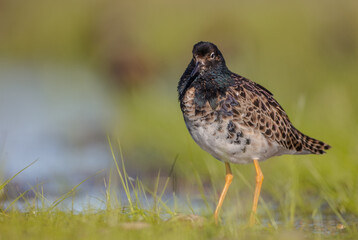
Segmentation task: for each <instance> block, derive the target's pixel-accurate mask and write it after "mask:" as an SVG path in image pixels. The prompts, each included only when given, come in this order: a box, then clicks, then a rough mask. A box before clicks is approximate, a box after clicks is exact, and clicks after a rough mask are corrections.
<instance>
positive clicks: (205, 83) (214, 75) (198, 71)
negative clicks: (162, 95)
mask: <svg viewBox="0 0 358 240" xmlns="http://www.w3.org/2000/svg"><path fill="white" fill-rule="evenodd" d="M232 84H233V79H232V78H231V72H230V71H229V69H228V68H227V67H226V64H225V60H224V57H223V55H222V53H221V52H220V50H219V49H218V47H217V46H216V45H215V44H213V43H210V42H198V43H197V44H195V45H194V47H193V58H192V60H191V61H190V63H189V65H188V67H187V69H186V70H185V72H184V74H183V75H182V77H181V78H180V81H179V84H178V93H179V101H182V99H183V97H184V95H185V92H186V90H188V89H189V88H190V87H194V88H195V96H196V98H195V102H196V104H198V106H203V105H205V103H206V102H207V101H209V103H210V105H211V106H212V108H215V107H216V102H215V101H214V100H213V99H216V98H217V96H218V95H219V94H222V93H224V92H225V90H226V88H227V87H228V86H230V85H232Z"/></svg>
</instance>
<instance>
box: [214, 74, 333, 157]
mask: <svg viewBox="0 0 358 240" xmlns="http://www.w3.org/2000/svg"><path fill="white" fill-rule="evenodd" d="M232 77H233V78H235V79H236V82H237V84H236V85H235V86H232V87H230V89H229V90H228V91H227V94H226V96H225V97H224V98H223V99H222V100H221V102H220V104H221V106H222V109H224V110H225V111H227V112H232V114H233V118H234V119H236V120H237V121H239V122H241V123H243V124H245V125H247V126H249V127H252V128H255V129H258V130H259V131H260V132H261V133H262V134H263V135H265V136H266V137H267V138H269V139H271V140H272V141H276V142H277V143H279V144H280V145H281V146H283V147H285V148H286V149H289V150H293V151H296V152H297V153H315V154H322V153H324V151H323V150H327V149H329V148H330V146H329V145H327V144H325V143H323V142H321V141H319V140H316V139H313V138H310V137H308V136H306V135H304V134H302V133H301V132H300V131H298V130H297V129H296V128H295V127H294V126H293V125H292V123H291V122H290V120H289V118H288V116H287V114H286V112H285V111H284V110H283V108H282V107H281V106H280V104H279V103H278V102H277V101H276V100H275V99H274V98H273V95H272V93H270V92H269V91H268V90H267V89H265V88H264V87H262V86H261V85H259V84H257V83H255V82H252V81H250V80H248V79H245V78H243V77H241V76H238V75H233V76H232Z"/></svg>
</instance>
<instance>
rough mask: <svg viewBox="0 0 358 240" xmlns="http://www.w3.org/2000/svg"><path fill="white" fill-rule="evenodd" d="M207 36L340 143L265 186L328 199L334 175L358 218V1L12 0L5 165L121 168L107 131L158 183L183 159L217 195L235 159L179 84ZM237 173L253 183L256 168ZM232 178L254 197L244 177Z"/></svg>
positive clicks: (275, 168) (5, 14)
mask: <svg viewBox="0 0 358 240" xmlns="http://www.w3.org/2000/svg"><path fill="white" fill-rule="evenodd" d="M201 40H203V41H211V42H214V43H215V44H216V45H217V46H218V47H219V48H220V49H221V51H222V53H223V54H224V57H225V59H226V62H227V64H228V67H229V69H231V70H232V71H233V72H236V73H238V74H240V75H243V76H245V77H247V78H249V79H251V80H254V81H256V82H258V83H260V84H261V85H263V86H265V87H266V88H268V89H269V90H270V91H271V92H273V93H274V95H275V97H276V99H277V100H278V101H279V102H280V103H281V105H282V106H283V108H284V109H285V110H286V111H287V113H288V115H289V116H290V118H291V120H292V122H293V123H294V124H295V126H296V127H297V128H299V129H300V130H301V131H302V132H304V133H307V134H308V135H310V136H312V137H315V138H319V139H320V140H323V141H325V142H327V143H329V144H330V145H332V147H333V148H332V149H331V150H330V151H329V152H328V154H326V155H324V156H295V157H292V156H282V157H279V158H276V159H271V160H269V161H266V162H264V163H262V170H263V172H264V175H265V181H264V184H263V196H264V197H265V196H267V199H273V200H274V201H276V202H279V203H282V202H284V201H285V199H287V198H285V197H284V195H285V191H286V190H288V189H292V188H295V189H300V191H299V194H302V197H301V200H302V199H303V200H302V201H301V200H297V202H300V203H301V206H304V205H305V203H307V201H306V200H305V199H307V198H308V197H307V198H305V197H304V196H305V195H304V194H305V193H307V194H308V195H312V196H313V198H315V197H317V196H319V194H320V193H321V192H322V191H323V190H322V184H323V183H324V184H326V185H325V186H326V187H327V188H328V189H330V193H331V192H332V194H333V193H334V194H333V195H332V198H333V199H334V200H333V201H334V204H336V205H334V206H336V209H339V211H341V212H343V213H344V212H351V213H355V214H357V213H358V207H357V206H356V204H355V202H354V201H355V200H357V199H358V191H357V188H358V178H357V174H356V173H357V171H358V164H357V155H358V135H357V132H358V108H357V104H358V98H357V92H358V82H357V80H358V79H357V76H358V2H357V1H353V0H352V1H333V0H327V1H308V0H303V1H302V0H301V1H283V0H276V1H259V0H254V1H225V2H220V1H212V0H209V1H186V0H184V1H175V2H169V1H163V0H155V1H143V0H139V1H113V0H87V1H84V0H78V1H69V0H63V1H45V0H33V1H23V0H12V1H6V0H5V1H4V0H3V1H1V0H0V114H1V117H0V118H1V119H0V133H1V138H0V144H1V145H0V146H1V168H2V172H3V175H4V176H6V175H9V174H13V173H15V172H17V171H19V170H20V169H21V168H22V167H24V166H25V165H26V164H27V163H29V162H32V161H33V160H35V159H39V161H38V162H37V163H36V164H35V165H34V166H33V167H31V168H30V169H28V170H27V171H26V172H24V173H23V174H22V176H23V179H26V180H28V179H31V180H32V181H37V180H38V179H42V178H44V179H47V180H49V182H53V181H58V182H61V183H68V184H72V181H70V180H69V179H72V178H75V179H76V181H77V178H76V177H78V176H89V175H91V174H93V173H94V172H97V171H98V170H100V169H109V168H111V167H112V166H113V162H112V159H111V155H110V150H109V148H108V143H107V138H106V136H107V134H108V135H110V136H111V138H112V139H113V141H116V139H119V141H120V142H121V144H122V149H123V154H124V159H125V164H126V166H127V171H128V173H129V175H130V176H132V177H139V178H140V179H142V180H143V181H145V182H147V183H148V185H150V184H151V182H150V181H151V179H153V178H155V177H156V176H157V174H158V172H159V171H161V173H162V175H163V176H165V177H166V176H167V174H168V172H169V170H170V167H171V165H172V164H173V161H174V159H175V158H176V157H177V158H178V160H177V162H176V165H175V174H174V176H173V178H175V181H174V180H173V189H175V191H177V192H179V193H182V194H183V195H185V194H188V193H190V192H195V189H197V188H198V187H199V186H200V182H202V183H203V186H204V187H205V191H208V192H210V193H211V194H213V195H215V196H216V191H217V190H218V189H220V188H221V187H222V185H223V182H224V173H225V172H224V166H223V164H222V163H220V162H219V161H217V160H215V159H213V157H211V156H210V155H209V154H207V153H205V152H204V151H202V150H201V149H200V148H199V147H198V146H197V145H196V144H195V143H194V141H193V140H192V139H191V137H190V135H189V133H188V131H187V130H186V128H185V124H184V121H183V119H182V115H181V112H180V108H179V103H178V101H177V92H176V86H177V82H178V81H179V78H180V76H181V75H182V73H183V72H184V70H185V68H186V66H187V64H188V63H189V61H190V59H191V50H192V46H193V45H194V44H195V43H196V42H198V41H201ZM116 152H117V153H118V149H116ZM235 172H236V176H237V173H240V174H242V176H243V177H244V179H247V180H248V181H249V182H250V183H251V184H254V168H253V166H251V165H240V166H235V167H234V173H235ZM68 176H71V177H70V178H69V177H68ZM198 176H199V177H198ZM199 178H200V180H198V179H199ZM20 179H21V178H20ZM233 186H235V187H233V189H232V191H233V192H235V191H237V192H238V191H239V190H240V191H246V192H245V196H246V197H245V198H247V199H251V191H249V190H248V189H247V186H246V185H245V184H244V183H243V181H242V179H240V178H239V177H237V178H236V179H234V184H233ZM212 187H214V188H215V189H216V191H214V192H213V191H212V190H211V189H212ZM327 188H324V189H327ZM206 189H208V190H206ZM234 189H236V190H234ZM245 189H246V190H245ZM282 190H284V191H282ZM286 192H287V191H286ZM194 195H195V194H194ZM194 195H193V196H194ZM240 195H241V194H240V193H238V196H240ZM229 196H230V195H229ZM247 196H250V197H247ZM330 196H331V195H330ZM296 197H297V196H296ZM214 198H215V197H214ZM229 198H230V197H229ZM317 201H318V203H317V204H316V205H315V206H317V205H319V206H320V205H321V204H323V203H322V201H320V200H317ZM281 206H283V205H281Z"/></svg>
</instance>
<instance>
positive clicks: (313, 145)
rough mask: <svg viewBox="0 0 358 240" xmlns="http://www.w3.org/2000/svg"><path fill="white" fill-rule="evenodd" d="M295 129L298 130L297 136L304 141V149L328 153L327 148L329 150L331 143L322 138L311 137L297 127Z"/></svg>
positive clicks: (317, 152) (316, 152) (315, 152)
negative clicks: (323, 140) (321, 139)
mask: <svg viewBox="0 0 358 240" xmlns="http://www.w3.org/2000/svg"><path fill="white" fill-rule="evenodd" d="M295 130H296V131H297V136H298V138H299V140H300V141H301V143H302V148H303V149H302V150H306V151H309V152H311V153H313V154H324V153H326V152H325V150H328V149H330V148H331V146H330V145H328V144H326V143H324V142H322V141H320V140H317V139H314V138H311V137H309V136H307V135H305V134H303V133H301V132H300V131H298V130H297V129H295Z"/></svg>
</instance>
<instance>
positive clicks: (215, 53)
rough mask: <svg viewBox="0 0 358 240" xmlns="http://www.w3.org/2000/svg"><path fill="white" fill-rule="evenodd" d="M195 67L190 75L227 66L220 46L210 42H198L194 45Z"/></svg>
mask: <svg viewBox="0 0 358 240" xmlns="http://www.w3.org/2000/svg"><path fill="white" fill-rule="evenodd" d="M193 61H194V64H195V67H194V69H193V71H192V72H191V74H190V76H191V77H194V76H196V75H197V74H200V75H204V74H205V73H206V72H208V71H217V70H220V69H221V68H223V67H226V65H225V60H224V57H223V55H222V54H221V52H220V50H219V49H218V47H217V46H216V45H215V44H213V43H210V42H198V43H197V44H195V45H194V47H193Z"/></svg>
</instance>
